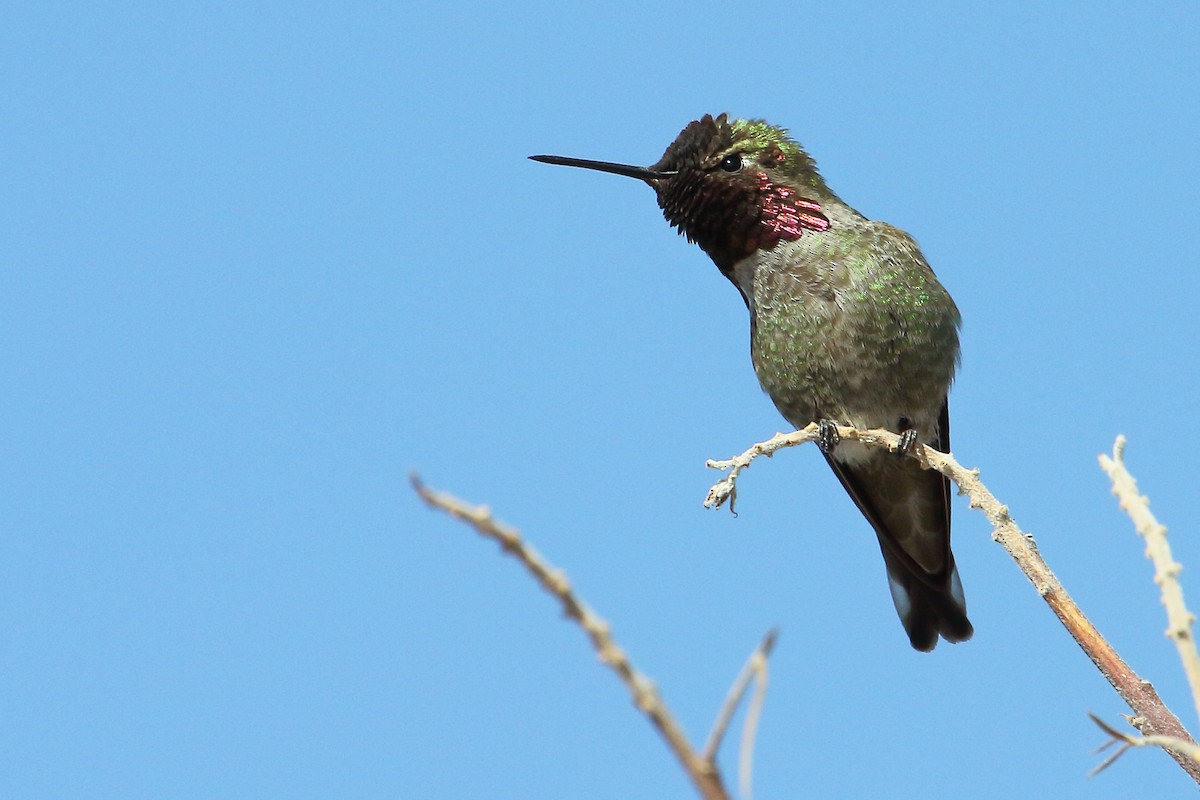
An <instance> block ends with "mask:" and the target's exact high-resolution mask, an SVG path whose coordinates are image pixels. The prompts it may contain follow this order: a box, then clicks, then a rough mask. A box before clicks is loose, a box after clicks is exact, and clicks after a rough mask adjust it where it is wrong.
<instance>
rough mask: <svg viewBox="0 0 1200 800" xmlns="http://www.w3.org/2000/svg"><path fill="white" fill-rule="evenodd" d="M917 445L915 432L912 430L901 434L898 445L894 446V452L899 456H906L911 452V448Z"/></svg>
mask: <svg viewBox="0 0 1200 800" xmlns="http://www.w3.org/2000/svg"><path fill="white" fill-rule="evenodd" d="M916 443H917V432H916V431H915V430H913V429H912V428H909V429H908V430H906V431H903V432H901V434H900V443H899V444H897V445H896V452H897V453H899V454H900V455H902V456H903V455H907V454H908V453H911V452H912V449H913V446H914V445H916Z"/></svg>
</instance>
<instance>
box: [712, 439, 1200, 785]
mask: <svg viewBox="0 0 1200 800" xmlns="http://www.w3.org/2000/svg"><path fill="white" fill-rule="evenodd" d="M837 430H838V435H839V436H840V437H841V439H843V440H850V441H858V442H862V443H863V444H865V445H868V446H870V447H882V448H884V449H887V450H891V451H893V452H894V451H897V450H898V449H899V448H898V445H899V441H900V437H899V436H897V435H896V434H894V433H891V432H890V431H885V430H869V431H860V430H858V429H856V428H848V427H839V428H838V429H837ZM816 436H817V426H816V425H815V424H813V425H808V426H807V427H805V428H802V429H800V430H798V431H795V432H793V433H788V434H776V435H775V436H773V437H772V438H771V439H769V440H768V441H765V442H760V443H759V444H756V445H754V446H753V447H751V448H750V449H749V450H747V451H746V452H744V453H742V454H741V455H738V456H735V457H733V458H731V459H729V460H726V461H709V462H708V466H710V467H712V468H714V469H721V470H729V474H728V475H726V476H725V477H724V478H722V479H721V480H720V481H718V482H717V483H716V484H715V485H714V486H713V487H712V488H711V489H710V490H709V492H708V497H707V499H706V500H705V501H704V504H705V505H706V506H708V507H710V508H716V507H720V506H721V505H722V504H723V503H724V502H726V501H727V500H732V499H733V497H734V496H735V495H736V481H737V477H738V475H739V474H740V473H741V471H742V470H744V469H745V468H746V467H748V466H750V463H751V462H752V461H753V460H754V459H755V458H757V457H758V456H760V455H766V456H770V455H773V454H774V453H775V452H777V451H778V450H780V449H782V448H784V447H794V446H796V445H799V444H804V443H806V442H811V441H813V440H814V439H815V438H816ZM906 452H907V453H908V455H909V456H910V457H912V458H915V459H916V460H917V461H919V462H920V463H921V465H922V466H924V467H926V468H927V469H935V470H937V471H938V472H940V473H942V474H943V475H945V476H946V477H948V478H949V479H950V480H952V481H954V483H956V484H957V485H958V490H959V493H960V494H965V495H967V496H968V497H969V498H970V501H971V508H976V509H979V510H980V511H982V512H983V514H984V515H985V516H986V517H987V518H988V521H989V522H991V524H992V539H993V540H995V541H997V542H999V543H1000V544H1001V545H1002V546H1003V547H1004V549H1005V550H1007V551H1008V554H1009V555H1010V556H1012V558H1013V560H1014V561H1016V563H1017V566H1018V567H1020V569H1021V571H1022V572H1023V573H1025V577H1026V578H1028V579H1029V582H1030V583H1032V584H1033V586H1034V588H1035V589H1037V591H1038V594H1039V595H1041V597H1042V599H1043V600H1045V601H1046V604H1047V605H1048V606H1050V610H1052V611H1053V612H1054V614H1055V616H1057V617H1058V619H1059V621H1060V622H1062V624H1063V626H1064V627H1065V628H1066V629H1067V631H1068V632H1069V633H1070V634H1071V636H1072V637H1074V639H1075V641H1076V642H1077V643H1078V644H1079V646H1080V648H1082V650H1083V651H1084V653H1086V654H1087V656H1088V658H1090V659H1091V660H1092V662H1093V663H1094V664H1095V665H1096V667H1097V668H1098V669H1099V670H1100V673H1101V674H1102V675H1103V676H1104V677H1105V679H1107V680H1108V682H1109V683H1110V684H1111V685H1112V687H1113V688H1114V689H1116V690H1117V694H1119V695H1120V696H1121V698H1122V699H1123V700H1125V702H1126V703H1128V704H1129V707H1130V708H1132V709H1133V711H1134V715H1135V716H1134V719H1133V720H1132V722H1133V724H1134V725H1136V726H1137V728H1138V730H1139V731H1140V732H1141V733H1142V734H1144V735H1145V736H1166V737H1169V738H1170V739H1172V740H1180V741H1184V742H1189V743H1192V744H1195V740H1194V739H1193V738H1192V737H1191V735H1190V734H1189V733H1188V732H1187V729H1186V728H1184V727H1183V723H1181V722H1180V721H1179V718H1178V717H1176V716H1175V715H1174V714H1173V713H1171V710H1170V709H1168V708H1167V707H1166V705H1165V704H1164V703H1163V702H1162V700H1161V699H1160V698H1159V696H1158V693H1157V692H1155V691H1154V687H1153V686H1152V685H1150V684H1149V683H1148V682H1146V681H1143V680H1142V679H1141V678H1140V677H1138V675H1137V673H1135V672H1134V671H1133V669H1132V668H1130V666H1129V665H1128V664H1126V663H1125V660H1124V659H1122V658H1121V656H1120V655H1119V654H1118V653H1117V651H1116V650H1114V649H1113V648H1112V646H1111V645H1110V644H1109V643H1108V642H1107V641H1105V639H1104V637H1103V636H1101V635H1100V632H1099V631H1098V630H1096V627H1095V626H1094V625H1093V624H1092V623H1091V621H1090V620H1089V619H1088V618H1087V617H1086V616H1085V615H1084V613H1083V611H1082V610H1080V608H1079V606H1077V605H1076V604H1075V601H1074V600H1072V599H1071V597H1070V596H1069V595H1068V594H1067V592H1066V590H1065V589H1064V588H1063V586H1062V584H1061V583H1059V581H1058V578H1056V577H1055V576H1054V573H1053V572H1051V571H1050V568H1049V567H1048V566H1047V565H1046V562H1045V561H1044V560H1042V557H1041V554H1040V553H1039V552H1038V549H1037V544H1036V543H1035V542H1034V540H1033V537H1032V536H1031V535H1029V534H1028V533H1025V532H1024V531H1022V530H1021V529H1020V528H1019V527H1017V524H1016V522H1015V521H1014V520H1013V518H1012V515H1011V514H1010V513H1009V511H1008V507H1007V506H1005V505H1003V504H1002V503H1001V502H1000V501H999V500H997V499H996V498H995V496H994V495H992V493H991V492H989V491H988V490H987V487H985V486H984V485H983V483H982V481H980V480H979V470H978V469H967V468H966V467H963V466H962V465H960V464H959V463H958V462H957V461H956V460H955V459H954V458H953V457H952V456H950V455H948V454H946V453H940V452H938V451H937V450H934V449H932V448H929V447H915V448H912V450H911V451H906ZM1167 752H1168V753H1169V754H1170V755H1171V757H1172V758H1174V759H1175V761H1176V762H1178V763H1179V765H1180V766H1181V767H1182V768H1183V769H1184V771H1186V772H1187V773H1188V774H1189V775H1190V776H1191V777H1192V779H1193V780H1195V781H1197V782H1198V783H1200V763H1198V762H1196V761H1193V760H1192V759H1191V758H1189V757H1188V756H1187V755H1185V754H1183V753H1182V752H1180V751H1179V750H1176V749H1167Z"/></svg>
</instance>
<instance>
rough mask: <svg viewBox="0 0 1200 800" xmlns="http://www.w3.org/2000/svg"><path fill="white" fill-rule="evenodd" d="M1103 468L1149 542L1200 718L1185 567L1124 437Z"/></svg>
mask: <svg viewBox="0 0 1200 800" xmlns="http://www.w3.org/2000/svg"><path fill="white" fill-rule="evenodd" d="M1100 467H1101V469H1103V470H1104V471H1105V472H1106V473H1108V477H1109V480H1111V481H1112V485H1113V486H1112V493H1113V494H1114V495H1116V496H1117V499H1118V500H1120V501H1121V509H1122V510H1123V511H1124V512H1125V513H1126V514H1128V515H1129V518H1130V519H1131V520H1133V525H1134V527H1135V528H1136V529H1137V533H1138V536H1141V537H1142V538H1143V539H1145V540H1146V556H1147V557H1148V558H1149V559H1150V560H1151V561H1152V562H1153V563H1154V582H1155V583H1157V584H1158V587H1159V589H1160V590H1161V592H1162V604H1163V607H1164V608H1166V610H1167V630H1166V635H1167V638H1169V639H1170V640H1171V641H1173V642H1174V643H1175V649H1176V650H1178V651H1179V660H1180V661H1182V662H1183V671H1184V674H1185V675H1187V681H1188V686H1190V687H1191V689H1192V703H1193V704H1194V705H1195V707H1196V712H1197V714H1200V653H1197V652H1196V640H1195V638H1194V637H1193V634H1192V626H1193V624H1194V623H1195V622H1196V616H1195V615H1194V614H1192V612H1190V611H1188V608H1187V605H1186V604H1185V603H1184V602H1183V587H1182V586H1181V585H1180V584H1179V573H1180V571H1181V570H1182V569H1183V566H1182V565H1181V564H1179V563H1178V562H1176V561H1175V559H1174V558H1172V557H1171V546H1170V545H1169V544H1168V543H1167V529H1166V528H1165V527H1164V526H1163V525H1161V524H1160V523H1159V521H1158V520H1157V519H1155V517H1154V515H1153V514H1152V513H1150V500H1149V499H1148V498H1147V497H1146V496H1145V495H1143V494H1141V493H1140V492H1138V488H1137V481H1135V480H1134V479H1133V476H1132V475H1130V474H1129V470H1127V469H1126V468H1125V437H1124V436H1118V437H1117V440H1116V442H1114V443H1113V451H1112V456H1107V455H1101V456H1100Z"/></svg>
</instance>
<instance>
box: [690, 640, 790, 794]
mask: <svg viewBox="0 0 1200 800" xmlns="http://www.w3.org/2000/svg"><path fill="white" fill-rule="evenodd" d="M777 638H779V630H778V629H777V628H772V629H771V630H770V631H768V632H767V635H766V636H764V637H763V640H762V643H761V644H759V646H758V649H757V650H755V651H754V652H753V653H752V654H751V655H750V658H749V659H748V660H747V661H746V665H745V666H744V667H742V671H741V673H740V674H739V675H738V676H737V678H736V679H735V680H734V682H733V685H732V686H730V687H729V693H728V694H727V695H726V696H725V702H724V703H723V704H722V705H721V710H720V712H718V713H717V719H716V721H715V722H713V727H712V731H711V732H710V733H709V734H708V743H707V744H705V745H704V755H703V758H704V760H705V761H709V762H715V761H716V760H717V750H719V749H720V747H721V740H722V739H724V738H725V731H726V729H727V728H728V727H729V721H730V720H732V719H733V715H734V712H736V711H737V707H738V705H740V704H741V702H742V696H743V695H745V694H746V689H747V688H748V687H749V686H750V681H751V680H753V681H754V697H753V698H752V699H751V701H750V707H749V709H747V711H746V722H745V724H744V725H743V727H742V746H741V748H740V754H741V755H740V756H739V759H738V775H739V778H740V780H739V781H738V788H739V790H740V792H741V796H742V800H750V798H751V785H752V784H753V774H754V737H755V736H756V735H757V732H758V720H759V718H760V717H761V715H762V707H763V703H764V702H765V701H766V696H767V661H768V659H769V658H770V656H771V650H772V648H774V647H775V640H776V639H777Z"/></svg>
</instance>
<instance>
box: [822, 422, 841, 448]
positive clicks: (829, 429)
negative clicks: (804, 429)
mask: <svg viewBox="0 0 1200 800" xmlns="http://www.w3.org/2000/svg"><path fill="white" fill-rule="evenodd" d="M841 440H842V437H841V436H838V432H837V423H836V422H834V421H833V420H831V419H826V418H824V417H822V418H821V420H820V421H819V422H817V447H819V448H821V452H822V453H824V454H825V455H830V454H832V453H833V448H835V447H837V446H838V442H840V441H841Z"/></svg>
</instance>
